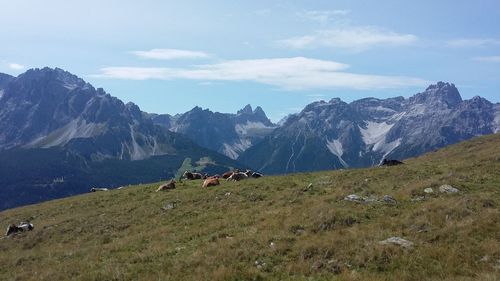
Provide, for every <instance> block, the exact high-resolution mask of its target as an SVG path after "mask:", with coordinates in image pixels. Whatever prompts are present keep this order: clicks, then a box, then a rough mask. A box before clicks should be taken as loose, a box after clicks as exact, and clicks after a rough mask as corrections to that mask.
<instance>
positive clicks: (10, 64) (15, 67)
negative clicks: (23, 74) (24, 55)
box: [7, 62, 25, 70]
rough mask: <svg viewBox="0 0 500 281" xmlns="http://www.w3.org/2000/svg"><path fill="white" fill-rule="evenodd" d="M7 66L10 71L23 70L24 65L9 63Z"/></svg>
mask: <svg viewBox="0 0 500 281" xmlns="http://www.w3.org/2000/svg"><path fill="white" fill-rule="evenodd" d="M7 66H8V67H9V68H10V69H12V70H23V69H24V68H25V66H24V65H22V64H18V63H14V62H11V63H9V64H8V65H7Z"/></svg>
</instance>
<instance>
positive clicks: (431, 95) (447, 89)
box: [410, 81, 462, 107]
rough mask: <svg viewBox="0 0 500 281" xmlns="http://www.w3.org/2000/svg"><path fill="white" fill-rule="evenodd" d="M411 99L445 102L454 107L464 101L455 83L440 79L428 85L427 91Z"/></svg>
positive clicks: (414, 100) (437, 102)
mask: <svg viewBox="0 0 500 281" xmlns="http://www.w3.org/2000/svg"><path fill="white" fill-rule="evenodd" d="M410 101H411V102H413V103H425V104H430V105H438V104H445V105H447V106H448V107H454V106H456V105H458V104H460V103H461V102H462V97H461V96H460V93H459V92H458V89H457V88H456V87H455V85H454V84H452V83H446V82H442V81H440V82H437V83H436V84H432V85H430V86H429V87H427V89H426V90H425V92H422V93H418V94H416V95H415V96H413V97H412V98H410Z"/></svg>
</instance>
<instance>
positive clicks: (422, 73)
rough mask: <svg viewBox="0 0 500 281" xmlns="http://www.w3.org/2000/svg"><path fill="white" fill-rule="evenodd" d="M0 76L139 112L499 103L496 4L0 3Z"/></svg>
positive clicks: (278, 113) (490, 0)
mask: <svg viewBox="0 0 500 281" xmlns="http://www.w3.org/2000/svg"><path fill="white" fill-rule="evenodd" d="M0 9H1V14H2V16H1V17H0V25H1V26H2V28H1V29H0V38H2V41H1V43H0V72H4V73H9V74H12V75H17V74H19V73H22V72H24V71H25V70H26V69H28V68H33V67H44V66H50V67H60V68H63V69H66V70H68V71H70V72H72V73H74V74H76V75H78V76H80V77H82V78H83V79H85V80H87V81H89V82H90V83H92V84H93V85H94V86H95V87H103V88H104V89H105V90H106V91H107V92H109V93H110V94H112V95H114V96H117V97H118V98H120V99H122V100H123V101H124V102H128V101H132V102H134V103H136V104H138V105H139V106H140V107H141V109H142V110H144V111H148V112H156V113H169V114H175V113H181V112H185V111H187V110H190V109H191V108H193V107H194V106H195V105H198V106H201V107H203V108H210V109H212V110H214V111H220V112H236V110H238V109H240V108H242V107H243V106H244V105H246V104H248V103H250V104H252V105H253V106H254V107H255V106H257V105H260V106H262V107H263V108H264V110H265V111H266V113H268V115H269V117H270V118H271V119H272V120H273V121H278V120H279V119H281V118H282V117H284V116H285V115H287V114H289V113H294V112H297V111H299V110H301V109H302V108H303V107H304V106H305V105H306V104H308V103H310V102H312V101H314V100H320V99H323V100H329V99H331V98H333V97H340V98H341V99H342V100H344V101H347V102H350V101H353V100H356V99H359V98H363V97H377V98H387V97H393V96H399V95H401V96H404V97H409V96H411V95H413V94H415V93H417V92H420V91H423V90H424V89H425V88H426V87H427V85H428V84H430V83H434V82H436V81H448V82H452V83H455V84H456V85H457V87H458V88H459V90H460V92H461V94H462V97H463V98H464V99H469V98H471V97H473V96H475V95H480V96H483V97H485V98H487V99H489V100H490V101H493V102H500V29H499V28H498V26H500V2H499V1H498V0H482V1H468V0H467V1H466V0H459V1H448V0H441V1H427V0H424V1H403V0H399V1H395V0H388V1H384V0H381V1H352V0H351V1H333V0H329V1H321V0H316V1H311V0H309V1H305V0H304V1H270V0H269V1H258V0H257V1H255V0H254V1H229V0H227V1H194V0H184V1H153V0H149V1H94V0H91V1H62V0H61V1H56V0H46V1H36V0H31V1H26V0H18V1H5V0H0Z"/></svg>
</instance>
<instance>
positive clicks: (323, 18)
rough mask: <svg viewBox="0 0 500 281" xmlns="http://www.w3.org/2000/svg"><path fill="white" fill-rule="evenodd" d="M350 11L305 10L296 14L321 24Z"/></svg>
mask: <svg viewBox="0 0 500 281" xmlns="http://www.w3.org/2000/svg"><path fill="white" fill-rule="evenodd" d="M349 13H350V11H349V10H329V11H305V12H301V13H297V16H299V17H300V18H303V19H307V20H311V21H316V22H319V23H321V24H327V23H328V22H330V21H331V20H332V19H336V18H338V17H343V16H346V15H348V14H349Z"/></svg>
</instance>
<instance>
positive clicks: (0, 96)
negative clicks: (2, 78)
mask: <svg viewBox="0 0 500 281" xmlns="http://www.w3.org/2000/svg"><path fill="white" fill-rule="evenodd" d="M4 93H5V91H4V90H0V99H1V98H2V97H3V94H4Z"/></svg>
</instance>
